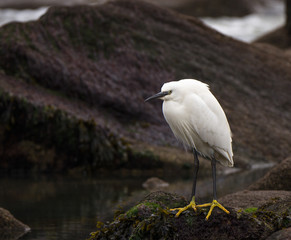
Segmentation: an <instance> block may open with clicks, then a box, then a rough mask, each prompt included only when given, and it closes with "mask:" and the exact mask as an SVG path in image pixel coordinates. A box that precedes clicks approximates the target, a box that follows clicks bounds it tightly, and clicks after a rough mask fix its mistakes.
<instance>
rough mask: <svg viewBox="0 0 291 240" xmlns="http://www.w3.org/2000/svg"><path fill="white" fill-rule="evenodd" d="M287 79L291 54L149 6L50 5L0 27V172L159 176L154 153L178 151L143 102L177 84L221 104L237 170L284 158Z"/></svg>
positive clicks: (153, 109)
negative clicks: (138, 170)
mask: <svg viewBox="0 0 291 240" xmlns="http://www.w3.org/2000/svg"><path fill="white" fill-rule="evenodd" d="M290 76H291V70H290V62H289V60H288V59H287V60H286V57H285V56H282V57H281V56H280V55H279V54H278V56H276V58H274V57H273V55H271V54H270V53H269V52H266V51H264V50H263V49H261V48H258V47H256V46H252V45H248V44H244V43H241V42H239V41H235V40H233V39H231V38H228V37H225V36H223V35H222V34H219V33H217V32H216V31H214V30H212V29H210V28H208V27H206V26H205V25H204V24H203V23H202V22H200V21H199V20H197V19H195V18H191V17H185V16H182V15H178V14H176V13H174V12H172V11H168V10H166V9H161V8H158V7H156V6H153V5H150V4H147V3H143V2H136V1H117V2H110V3H107V4H104V5H100V6H95V7H92V6H78V7H52V8H50V9H49V11H48V12H47V13H46V14H45V15H44V16H43V17H42V18H41V19H40V20H39V21H36V22H30V23H11V24H8V25H6V26H3V27H2V28H1V29H0V88H1V94H0V103H1V104H0V110H1V111H0V116H1V117H0V119H1V129H0V131H1V133H2V134H1V139H0V140H1V142H2V145H1V148H2V149H1V159H2V160H1V167H2V169H11V168H17V167H19V168H26V169H42V171H54V170H60V171H63V170H64V169H68V168H77V167H81V168H89V169H91V168H94V167H95V168H102V167H104V168H107V167H117V168H119V167H122V166H125V167H127V166H134V164H136V165H138V166H137V167H144V166H143V164H149V165H147V167H149V168H157V167H159V168H164V165H163V163H162V162H161V161H160V160H161V159H160V157H159V152H158V151H155V146H175V147H178V146H179V145H178V143H177V141H176V140H175V139H174V137H173V135H172V133H171V131H170V129H169V127H168V126H167V125H166V122H165V121H164V119H163V116H162V113H161V104H160V103H159V102H156V103H152V104H145V103H144V99H145V98H146V97H148V96H150V95H152V94H153V93H155V92H157V91H159V89H160V87H161V85H162V84H163V83H164V82H166V81H171V80H177V79H181V78H196V79H200V80H203V81H204V82H206V83H208V84H209V85H210V87H211V91H212V92H213V93H214V95H215V96H216V97H217V98H218V100H219V101H220V102H221V105H222V107H223V108H224V110H225V112H226V114H227V116H228V119H229V122H230V126H231V128H232V132H233V143H234V152H235V162H236V164H237V166H246V165H248V164H252V163H254V162H256V161H275V162H279V159H283V158H285V157H286V156H287V155H288V154H289V153H290V144H288V142H289V139H290V135H291V134H290V128H291V127H290V124H289V123H290V120H291V115H290V112H291V111H290V91H289V89H290ZM266 133H267V134H266ZM137 143H138V144H139V145H140V146H144V148H143V150H142V151H139V152H137V151H134V149H136V147H135V145H136V144H137ZM274 143H276V144H274ZM27 146H28V147H29V149H30V151H26V150H25V148H26V147H27ZM146 146H149V147H148V148H146ZM149 148H151V149H153V150H151V151H147V150H148V149H149ZM139 149H142V148H139ZM14 150H15V151H14ZM16 150H17V151H16ZM27 152H28V153H27ZM44 155H45V156H47V157H46V158H43V160H44V163H37V164H35V159H40V158H39V156H44ZM176 155H177V156H178V154H176ZM178 157H179V156H178ZM136 159H142V161H141V162H140V163H139V162H137V161H136ZM249 159H251V160H249ZM40 161H42V159H40ZM249 161H251V162H249Z"/></svg>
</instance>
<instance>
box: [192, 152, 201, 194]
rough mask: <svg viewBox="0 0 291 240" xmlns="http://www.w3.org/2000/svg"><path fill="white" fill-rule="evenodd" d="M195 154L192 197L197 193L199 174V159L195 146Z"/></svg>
mask: <svg viewBox="0 0 291 240" xmlns="http://www.w3.org/2000/svg"><path fill="white" fill-rule="evenodd" d="M193 155H194V175H193V187H192V196H191V199H192V198H193V197H194V196H195V193H196V181H197V174H198V170H199V159H198V154H197V151H196V149H195V148H193Z"/></svg>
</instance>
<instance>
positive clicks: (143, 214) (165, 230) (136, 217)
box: [90, 192, 291, 240]
mask: <svg viewBox="0 0 291 240" xmlns="http://www.w3.org/2000/svg"><path fill="white" fill-rule="evenodd" d="M289 196H290V195H289ZM241 201H244V199H243V197H242V199H241ZM186 204H187V201H186V200H185V199H183V198H181V197H179V196H177V195H173V194H169V193H164V192H155V193H152V194H150V195H149V196H147V197H145V199H144V200H143V201H141V202H140V203H138V204H137V205H135V206H134V207H132V208H131V209H130V210H128V211H127V212H125V213H122V214H119V215H117V216H116V217H115V218H114V220H113V221H112V222H111V223H106V224H104V223H101V222H98V224H97V228H98V230H97V231H96V232H94V233H92V234H91V238H90V239H91V240H95V239H183V240H188V239H189V240H190V239H191V240H194V239H266V237H268V236H269V235H270V234H271V233H273V232H275V231H277V230H279V229H282V228H284V227H288V226H290V216H291V209H290V198H289V199H287V200H286V199H283V200H280V199H277V200H276V201H275V200H272V199H268V201H267V202H266V203H265V204H263V205H260V206H258V207H255V208H253V207H252V208H250V207H246V208H243V209H234V208H231V207H229V206H228V205H226V206H225V207H226V208H227V209H228V210H229V211H230V214H226V213H225V212H222V211H221V210H219V209H214V211H213V213H212V215H211V217H210V219H209V220H208V221H206V220H205V216H206V214H207V212H208V209H198V211H197V212H194V211H193V210H192V209H191V210H187V211H186V212H185V213H183V214H182V215H180V216H179V217H178V218H176V217H175V215H174V214H173V213H172V212H170V211H169V209H170V208H175V207H181V206H185V205H186Z"/></svg>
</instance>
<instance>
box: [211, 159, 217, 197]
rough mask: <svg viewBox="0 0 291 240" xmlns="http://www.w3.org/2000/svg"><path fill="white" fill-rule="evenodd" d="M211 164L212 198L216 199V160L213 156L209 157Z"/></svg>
mask: <svg viewBox="0 0 291 240" xmlns="http://www.w3.org/2000/svg"><path fill="white" fill-rule="evenodd" d="M211 166H212V180H213V199H214V200H217V197H216V160H215V158H214V157H213V158H212V159H211Z"/></svg>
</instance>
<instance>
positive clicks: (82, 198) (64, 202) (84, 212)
mask: <svg viewBox="0 0 291 240" xmlns="http://www.w3.org/2000/svg"><path fill="white" fill-rule="evenodd" d="M267 170H268V169H267V168H259V169H255V170H250V171H243V172H237V173H233V174H228V175H223V176H222V175H220V176H218V179H217V180H218V181H217V186H218V196H219V197H221V196H223V195H225V194H227V193H232V192H236V191H238V190H241V189H244V188H245V187H246V186H248V185H250V184H251V183H252V182H253V181H255V180H256V179H258V178H260V177H261V176H262V175H264V174H265V172H266V171H267ZM198 177H199V182H198V184H197V200H198V201H200V202H205V201H208V200H210V199H211V195H212V180H211V178H203V176H198ZM145 180H146V179H145V178H137V177H135V178H125V179H124V178H123V179H118V178H114V179H98V178H89V177H84V178H72V177H59V176H38V177H27V176H26V177H2V178H0V206H1V207H3V208H6V209H7V210H9V211H10V212H11V213H12V214H13V215H14V216H15V217H16V218H17V219H19V220H21V221H22V222H23V223H25V224H27V225H29V227H30V228H31V229H32V230H31V232H30V233H28V234H26V235H25V236H23V237H22V238H21V239H22V240H24V239H25V240H44V239H52V240H54V239H62V240H69V239H70V240H80V239H86V238H88V234H89V233H90V232H92V231H94V230H95V224H96V221H97V219H98V220H101V221H107V220H111V219H112V218H113V214H114V211H115V210H116V209H117V208H118V206H120V205H124V206H125V207H124V208H125V209H126V208H128V207H129V206H132V205H133V204H134V202H137V201H139V200H140V199H141V198H143V197H144V196H146V195H147V194H148V193H149V192H148V191H146V190H145V189H143V188H142V183H143V182H144V181H145ZM165 180H168V181H169V182H170V186H169V187H168V188H167V189H165V191H168V192H175V193H178V194H182V195H184V196H186V197H189V196H190V192H191V186H192V179H191V177H190V176H189V178H188V179H179V178H177V179H173V178H172V177H170V176H169V177H165Z"/></svg>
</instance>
